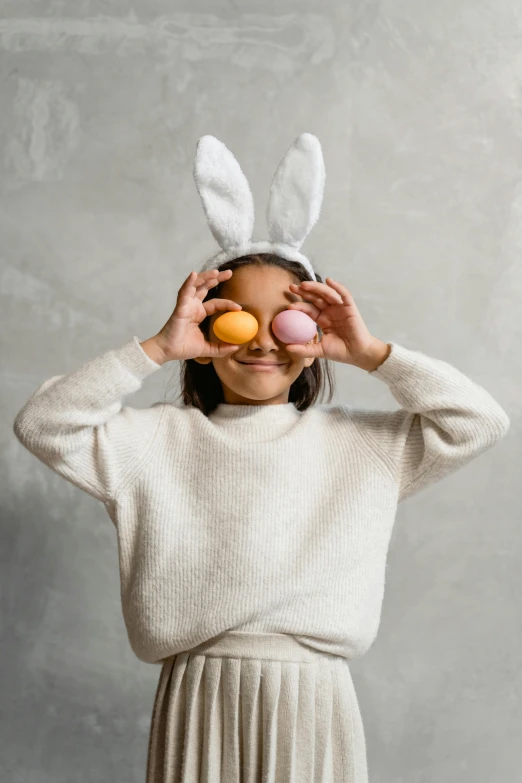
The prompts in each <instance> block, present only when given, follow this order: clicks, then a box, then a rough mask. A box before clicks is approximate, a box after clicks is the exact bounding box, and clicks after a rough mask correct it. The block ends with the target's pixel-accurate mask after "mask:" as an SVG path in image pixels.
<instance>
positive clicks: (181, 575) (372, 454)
mask: <svg viewBox="0 0 522 783" xmlns="http://www.w3.org/2000/svg"><path fill="white" fill-rule="evenodd" d="M139 343H140V340H139V338H138V337H133V338H132V339H131V340H129V341H128V342H126V343H125V344H124V345H122V346H121V347H119V348H116V349H113V350H111V351H107V352H106V353H104V354H102V355H101V356H98V357H96V358H94V359H92V360H91V361H88V362H86V363H85V364H83V365H82V366H81V367H79V368H78V369H76V370H74V371H73V372H71V373H69V374H67V375H59V376H54V377H52V378H50V379H49V380H47V381H45V382H44V383H43V384H42V385H41V386H40V387H39V388H38V389H37V390H36V391H35V392H34V394H33V395H32V396H31V397H30V398H29V400H28V401H27V402H26V404H25V405H24V407H23V408H22V409H21V411H20V412H19V413H18V415H17V416H16V419H15V422H14V432H15V433H16V436H17V437H18V439H19V440H20V442H21V443H22V444H23V445H24V446H25V447H26V448H27V449H28V450H29V451H31V452H32V453H33V454H34V455H35V456H36V457H38V459H39V460H41V461H42V462H43V463H45V464H46V465H48V467H49V468H51V470H53V471H55V472H56V473H57V474H58V475H60V476H62V477H63V478H65V479H67V480H68V481H70V482H72V483H73V484H75V485H76V486H77V487H79V488H80V489H82V490H84V491H85V492H87V493H89V494H90V495H92V496H93V497H95V498H97V499H98V500H100V501H101V502H103V503H104V504H105V508H106V510H107V512H108V514H109V516H110V518H111V520H112V522H113V523H114V525H115V528H116V531H117V536H118V551H119V565H120V577H121V597H122V610H123V616H124V620H125V624H126V628H127V633H128V636H129V641H130V644H131V647H132V649H133V651H134V653H135V654H136V656H137V657H138V658H139V659H140V660H142V661H146V662H150V663H158V662H160V661H161V660H163V659H165V658H167V657H168V656H171V655H173V654H176V653H178V652H182V651H184V650H189V649H191V648H192V647H194V646H196V645H198V644H201V643H203V642H205V641H206V640H207V639H210V638H212V637H214V636H216V635H217V634H220V633H222V632H223V631H225V630H237V631H252V632H254V631H255V632H272V633H285V634H293V635H295V636H296V637H297V638H298V639H299V640H301V641H303V642H304V643H306V644H308V645H310V646H311V647H314V648H315V649H318V650H323V651H326V652H330V653H335V654H337V655H342V656H344V657H346V658H348V659H351V658H355V657H359V656H361V655H362V654H363V653H365V652H366V651H367V650H368V648H369V647H370V645H371V644H372V642H373V640H374V639H375V637H376V634H377V630H378V626H379V622H380V615H381V606H382V599H383V594H384V577H385V566H386V556H387V551H388V547H389V541H390V536H391V531H392V527H393V523H394V519H395V514H396V509H397V503H398V502H400V501H402V500H404V499H405V498H407V497H409V496H411V495H413V494H414V493H416V492H418V491H419V490H421V489H422V488H424V487H426V486H427V485H429V484H432V483H433V482H435V481H438V480H440V479H441V478H443V477H444V476H446V475H448V474H450V473H452V472H453V471H455V470H457V469H458V468H460V467H461V466H463V465H465V464H466V463H468V462H469V461H470V460H472V459H473V458H475V457H477V456H478V455H479V454H481V453H483V452H484V451H485V450H486V449H488V448H490V447H491V446H493V444H495V443H496V442H497V441H499V440H500V439H501V438H502V437H503V436H504V435H505V434H506V432H507V431H508V429H509V426H510V422H509V418H508V416H507V414H506V412H505V411H504V410H503V408H502V407H501V406H500V405H499V404H498V403H497V402H496V401H495V400H494V399H493V398H492V396H491V395H490V394H489V393H488V392H487V391H486V390H485V389H484V388H482V387H481V386H479V385H478V384H477V383H475V382H473V381H472V380H470V379H469V378H468V377H466V376H465V375H464V374H462V373H461V372H460V371H459V370H457V369H455V368H454V367H453V366H452V365H450V364H448V363H446V362H443V361H441V360H439V359H434V358H431V357H429V356H426V355H425V354H423V353H421V352H420V351H413V350H410V349H408V348H405V347H403V346H401V345H399V344H397V343H393V342H392V343H391V353H390V354H389V356H388V357H387V359H386V360H385V361H384V363H383V364H381V366H380V367H379V368H377V369H376V370H374V371H373V372H371V373H369V374H370V376H371V377H373V378H376V379H378V380H381V381H384V382H385V383H386V384H387V385H388V386H389V389H390V391H391V393H392V394H393V396H394V398H395V399H396V400H397V402H398V403H399V404H400V405H401V408H400V409H398V410H395V411H382V410H370V409H367V410H366V409H351V408H350V407H349V406H347V405H323V404H316V405H313V406H311V407H310V408H308V410H306V411H304V412H300V411H298V410H297V409H296V408H295V407H294V405H293V404H292V403H288V404H283V405H253V406H245V405H228V404H222V405H220V406H218V408H217V409H216V410H215V411H214V412H213V413H212V414H211V416H210V417H208V418H207V417H205V416H204V415H203V414H202V413H201V411H199V410H197V409H195V408H184V407H180V406H178V405H175V404H173V403H167V402H157V403H155V404H154V405H152V406H151V407H149V408H145V409H135V408H132V407H129V406H124V405H123V398H124V397H125V396H127V395H129V394H132V393H133V392H135V391H137V390H138V389H139V388H140V387H141V386H142V384H143V382H144V381H145V379H146V378H147V377H148V376H149V375H152V374H153V373H154V372H157V371H158V370H159V369H160V368H161V366H160V365H158V364H156V363H155V362H154V361H152V360H151V359H150V358H149V357H148V356H147V354H146V353H145V352H144V351H143V349H142V348H141V346H140V344H139Z"/></svg>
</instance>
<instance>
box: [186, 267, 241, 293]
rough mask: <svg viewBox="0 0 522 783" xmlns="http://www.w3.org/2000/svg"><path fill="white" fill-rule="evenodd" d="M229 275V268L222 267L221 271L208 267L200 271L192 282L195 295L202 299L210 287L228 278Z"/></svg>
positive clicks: (230, 273)
mask: <svg viewBox="0 0 522 783" xmlns="http://www.w3.org/2000/svg"><path fill="white" fill-rule="evenodd" d="M231 275H232V270H231V269H224V270H223V271H222V272H218V270H217V269H209V270H205V271H204V272H201V273H200V274H199V275H198V277H197V279H196V280H195V282H194V285H195V288H196V296H197V297H198V298H199V299H201V300H203V299H204V298H205V297H206V295H207V294H208V291H209V289H210V288H214V287H215V286H217V285H219V284H220V283H223V282H224V281H225V280H228V279H229V278H230V276H231Z"/></svg>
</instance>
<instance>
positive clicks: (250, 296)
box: [195, 266, 319, 405]
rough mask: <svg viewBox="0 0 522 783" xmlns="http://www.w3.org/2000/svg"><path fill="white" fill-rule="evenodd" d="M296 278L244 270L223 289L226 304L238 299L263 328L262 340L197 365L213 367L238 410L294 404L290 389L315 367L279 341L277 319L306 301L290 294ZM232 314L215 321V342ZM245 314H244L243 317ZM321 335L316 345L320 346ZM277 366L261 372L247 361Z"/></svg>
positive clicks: (278, 272) (274, 271)
mask: <svg viewBox="0 0 522 783" xmlns="http://www.w3.org/2000/svg"><path fill="white" fill-rule="evenodd" d="M295 282H296V280H295V278H294V276H293V275H291V274H290V273H289V272H287V271H286V270H285V269H281V268H280V267H273V266H263V267H258V266H244V267H240V268H239V269H234V270H233V272H232V277H230V278H229V279H228V280H225V281H224V282H223V283H221V287H220V298H223V299H232V301H234V302H237V303H238V304H240V305H241V306H242V309H243V310H244V311H245V312H248V313H251V314H252V315H253V316H254V317H255V318H256V319H257V322H258V324H259V328H258V330H257V334H256V336H255V337H253V338H252V340H250V341H249V342H247V343H243V344H242V345H241V346H240V347H239V348H238V349H237V351H235V352H234V354H230V355H229V356H225V357H222V358H212V357H210V356H205V357H199V358H197V359H195V361H196V362H199V363H200V364H209V363H210V362H212V363H213V365H214V368H215V370H216V373H217V374H218V377H219V379H220V381H221V385H222V386H223V393H224V397H225V402H226V403H229V404H232V405H278V404H281V403H287V402H288V394H289V390H290V386H291V385H292V383H293V382H294V381H295V380H296V378H298V377H299V375H300V374H301V372H302V370H303V368H304V367H310V365H311V364H312V362H313V361H314V360H313V359H310V358H309V359H302V358H299V357H296V356H295V354H291V353H290V352H288V351H287V350H286V346H285V344H284V343H282V342H281V341H280V340H278V339H277V337H276V336H275V335H274V333H273V331H272V327H271V323H272V321H273V319H274V318H275V317H276V315H277V314H278V313H280V312H281V311H282V310H286V309H287V308H288V305H289V304H291V303H292V302H302V301H304V299H303V298H302V297H300V296H298V295H297V294H294V293H292V292H291V291H290V290H289V287H288V286H289V285H290V283H295ZM223 312H226V311H224V310H223V311H220V312H218V313H215V314H214V315H212V316H210V319H209V321H210V326H209V336H208V340H209V342H216V343H218V342H220V341H219V340H218V338H217V337H216V335H215V334H214V330H213V328H212V327H213V324H214V321H215V320H216V318H219V316H220V315H222V314H223ZM238 312H239V311H238ZM318 339H319V336H318V335H317V334H316V335H315V337H314V338H313V340H312V342H317V341H318ZM246 359H248V360H252V359H258V360H260V361H270V362H277V363H278V366H276V367H272V368H270V369H263V370H256V369H254V368H253V367H252V366H249V365H248V364H245V363H243V362H245V360H246Z"/></svg>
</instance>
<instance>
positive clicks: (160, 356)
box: [140, 337, 169, 364]
mask: <svg viewBox="0 0 522 783" xmlns="http://www.w3.org/2000/svg"><path fill="white" fill-rule="evenodd" d="M140 345H141V347H142V348H143V350H144V351H145V353H146V354H147V356H148V357H149V359H152V361H153V362H156V364H165V362H168V361H169V359H168V357H167V356H166V355H165V351H164V350H163V348H162V347H161V345H160V344H159V342H158V341H157V339H156V337H149V338H148V340H143V341H142V342H140Z"/></svg>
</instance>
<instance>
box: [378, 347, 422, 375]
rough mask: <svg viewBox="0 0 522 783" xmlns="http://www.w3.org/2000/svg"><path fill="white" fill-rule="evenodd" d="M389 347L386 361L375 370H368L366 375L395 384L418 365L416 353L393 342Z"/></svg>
mask: <svg viewBox="0 0 522 783" xmlns="http://www.w3.org/2000/svg"><path fill="white" fill-rule="evenodd" d="M389 345H391V351H390V353H389V354H388V356H387V357H386V359H385V360H384V361H383V363H382V364H380V365H379V367H376V368H375V370H370V371H369V372H368V375H373V376H374V377H375V378H379V379H380V380H381V381H384V382H385V383H388V384H395V383H398V382H399V381H401V380H402V379H403V378H404V376H405V375H409V374H410V373H411V372H412V371H414V370H415V367H416V366H417V364H418V352H417V351H413V350H411V349H409V348H405V347H404V346H403V345H399V344H398V343H394V342H390V343H389Z"/></svg>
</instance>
